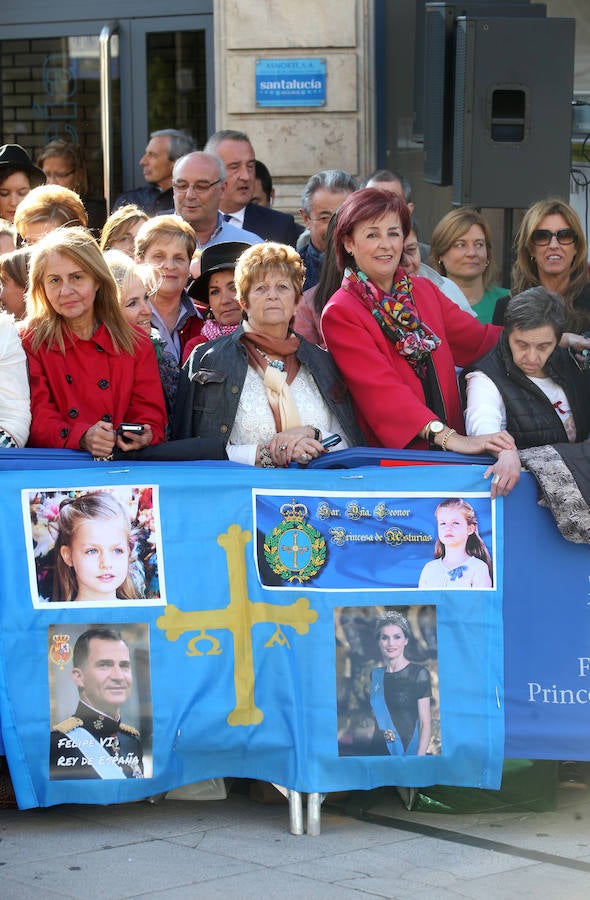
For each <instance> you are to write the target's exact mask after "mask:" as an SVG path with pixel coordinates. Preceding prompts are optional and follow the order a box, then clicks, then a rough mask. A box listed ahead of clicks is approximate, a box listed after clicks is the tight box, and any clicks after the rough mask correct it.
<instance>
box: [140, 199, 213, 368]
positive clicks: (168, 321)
mask: <svg viewBox="0 0 590 900" xmlns="http://www.w3.org/2000/svg"><path fill="white" fill-rule="evenodd" d="M196 245H197V239H196V236H195V232H194V231H193V229H192V228H191V226H190V225H189V223H188V222H186V221H185V220H184V219H183V218H181V216H176V215H162V216H154V218H152V219H148V220H147V222H144V223H143V224H142V225H141V227H140V229H139V231H138V233H137V237H136V239H135V258H136V260H137V262H140V263H147V264H148V265H150V266H153V267H154V268H155V269H156V271H157V272H158V278H159V287H158V290H157V291H156V293H155V294H154V296H153V297H152V304H153V307H154V312H153V316H152V323H153V325H154V327H155V328H157V329H158V331H159V333H160V337H161V338H162V341H163V342H164V344H165V347H166V350H167V351H168V352H169V353H171V354H172V355H173V356H174V358H175V360H176V364H177V366H178V367H179V368H180V363H181V360H182V354H183V352H184V348H185V346H186V344H187V343H188V341H190V340H191V339H192V338H194V337H196V336H197V335H198V334H200V333H201V328H202V327H203V322H204V319H203V316H202V315H201V313H200V312H198V311H197V308H196V307H195V304H194V303H193V301H192V300H191V298H190V297H189V295H188V293H187V291H186V284H187V280H188V277H189V268H190V263H191V259H192V257H193V253H194V252H195V247H196Z"/></svg>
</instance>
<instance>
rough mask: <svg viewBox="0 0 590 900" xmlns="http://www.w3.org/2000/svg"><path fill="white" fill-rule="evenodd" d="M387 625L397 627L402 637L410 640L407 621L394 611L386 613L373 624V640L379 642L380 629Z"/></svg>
mask: <svg viewBox="0 0 590 900" xmlns="http://www.w3.org/2000/svg"><path fill="white" fill-rule="evenodd" d="M387 625H397V626H398V628H401V630H402V631H403V633H404V637H407V638H410V637H411V636H412V631H411V629H410V626H409V624H408V620H407V619H406V617H405V616H403V615H402V614H401V612H398V611H397V610H396V609H395V610H390V611H389V612H386V613H385V615H383V616H381V617H380V618H379V619H377V621H376V623H375V638H376V639H377V640H379V635H380V633H381V629H382V628H385V627H386V626H387Z"/></svg>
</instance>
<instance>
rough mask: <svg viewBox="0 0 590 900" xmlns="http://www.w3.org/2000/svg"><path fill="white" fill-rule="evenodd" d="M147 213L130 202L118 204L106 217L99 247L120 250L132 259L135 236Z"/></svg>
mask: <svg viewBox="0 0 590 900" xmlns="http://www.w3.org/2000/svg"><path fill="white" fill-rule="evenodd" d="M147 220H148V215H147V213H145V212H144V211H143V209H140V208H139V206H135V205H134V204H132V203H130V204H128V205H127V206H120V207H119V209H117V210H115V212H114V213H111V215H110V216H109V217H108V219H107V220H106V222H105V223H104V225H103V228H102V231H101V234H100V249H101V250H102V251H103V252H104V251H105V250H120V251H121V252H122V253H126V254H127V256H130V257H131V258H132V259H133V257H134V256H135V237H136V235H137V232H138V231H139V229H140V227H141V225H143V223H144V222H147Z"/></svg>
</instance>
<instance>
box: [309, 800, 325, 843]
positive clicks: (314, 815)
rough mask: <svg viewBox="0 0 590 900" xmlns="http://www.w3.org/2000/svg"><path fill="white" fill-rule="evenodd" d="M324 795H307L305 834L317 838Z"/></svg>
mask: <svg viewBox="0 0 590 900" xmlns="http://www.w3.org/2000/svg"><path fill="white" fill-rule="evenodd" d="M323 799H324V794H308V795H307V833H308V834H309V835H311V836H312V837H317V835H318V834H319V833H320V826H321V810H322V800H323Z"/></svg>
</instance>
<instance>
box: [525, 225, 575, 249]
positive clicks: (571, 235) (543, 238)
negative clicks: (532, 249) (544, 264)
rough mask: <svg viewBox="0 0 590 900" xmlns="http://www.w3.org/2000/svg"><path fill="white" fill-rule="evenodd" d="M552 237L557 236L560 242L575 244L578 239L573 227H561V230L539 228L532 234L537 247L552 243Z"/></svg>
mask: <svg viewBox="0 0 590 900" xmlns="http://www.w3.org/2000/svg"><path fill="white" fill-rule="evenodd" d="M551 238H557V243H558V244H574V243H575V242H576V240H577V236H576V232H575V231H574V229H573V228H560V229H559V231H549V229H548V228H537V229H536V230H535V231H533V233H532V235H531V240H532V242H533V244H535V245H536V246H537V247H545V246H547V244H550V243H551Z"/></svg>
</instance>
